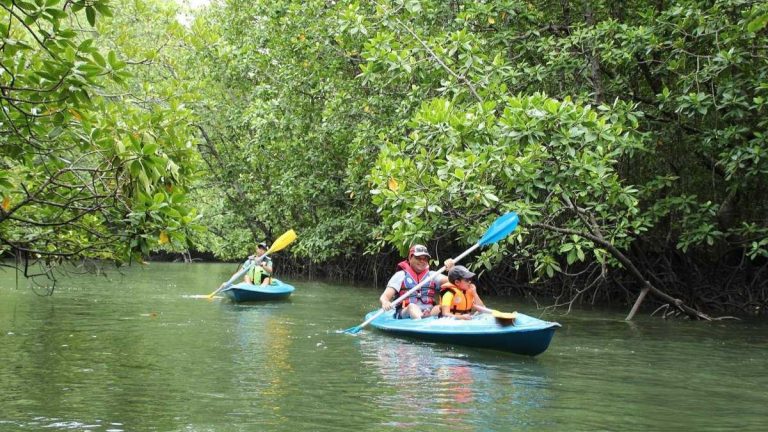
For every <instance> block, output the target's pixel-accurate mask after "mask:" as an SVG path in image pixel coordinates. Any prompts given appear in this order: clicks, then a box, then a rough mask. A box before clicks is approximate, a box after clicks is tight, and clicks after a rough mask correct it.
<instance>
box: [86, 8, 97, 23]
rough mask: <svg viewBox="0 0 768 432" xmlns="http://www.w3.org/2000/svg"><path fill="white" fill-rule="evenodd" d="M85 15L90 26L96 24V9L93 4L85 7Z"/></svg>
mask: <svg viewBox="0 0 768 432" xmlns="http://www.w3.org/2000/svg"><path fill="white" fill-rule="evenodd" d="M85 17H86V18H88V24H90V25H91V27H94V26H96V9H94V8H93V6H86V7H85Z"/></svg>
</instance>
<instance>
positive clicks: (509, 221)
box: [477, 212, 520, 246]
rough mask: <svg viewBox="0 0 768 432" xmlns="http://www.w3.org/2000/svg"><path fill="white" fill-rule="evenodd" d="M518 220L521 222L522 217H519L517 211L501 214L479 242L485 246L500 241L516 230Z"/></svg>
mask: <svg viewBox="0 0 768 432" xmlns="http://www.w3.org/2000/svg"><path fill="white" fill-rule="evenodd" d="M518 222H520V218H518V217H517V213H515V212H509V213H507V214H505V215H503V216H501V217H500V218H498V219H496V221H495V222H494V223H493V225H491V227H490V228H488V230H487V231H486V232H485V234H484V235H483V237H482V238H481V239H480V240H478V242H477V244H479V245H480V246H485V245H489V244H491V243H496V242H498V241H499V240H501V239H503V238H505V237H506V236H508V235H509V233H511V232H512V231H514V230H515V228H517V224H518Z"/></svg>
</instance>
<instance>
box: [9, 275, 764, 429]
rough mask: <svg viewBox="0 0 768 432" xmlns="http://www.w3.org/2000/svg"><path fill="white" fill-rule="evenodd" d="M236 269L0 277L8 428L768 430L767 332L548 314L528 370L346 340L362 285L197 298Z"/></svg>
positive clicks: (364, 296)
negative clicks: (43, 291) (548, 329)
mask: <svg viewBox="0 0 768 432" xmlns="http://www.w3.org/2000/svg"><path fill="white" fill-rule="evenodd" d="M277 264H278V265H279V261H278V262H277ZM234 270H235V266H234V265H233V264H192V265H186V264H165V263H152V264H150V265H148V266H133V267H131V268H128V269H125V270H123V271H122V273H120V272H117V271H115V270H111V271H110V272H109V273H108V275H107V276H106V277H105V276H103V275H102V276H95V275H88V276H78V277H76V278H74V277H73V278H63V279H61V280H60V281H59V283H58V285H57V289H56V292H55V294H54V296H52V297H41V296H38V295H36V294H35V293H34V292H33V291H32V290H31V289H30V288H28V287H27V282H26V281H24V280H23V279H20V280H19V286H18V287H17V286H16V283H17V282H16V276H15V274H14V273H13V272H8V271H5V272H0V431H27V430H29V431H38V430H40V431H105V432H106V431H109V432H117V431H187V432H192V431H292V432H296V431H315V430H318V431H323V430H337V431H347V430H350V431H352V430H355V431H380V430H381V431H393V430H408V431H430V430H451V431H510V430H535V431H560V430H562V431H593V430H612V431H623V430H691V431H702V430H708V431H719V430H754V431H758V430H766V429H768V388H767V387H768V322H765V321H762V322H759V321H719V322H712V323H700V322H669V321H664V320H661V319H658V318H651V317H647V316H639V317H638V318H637V319H636V321H634V322H632V323H627V322H624V321H623V318H624V314H625V313H626V311H619V312H616V311H595V310H589V311H583V310H582V311H573V312H572V313H571V314H569V315H559V314H554V315H553V314H550V315H546V316H543V317H542V318H543V319H547V320H550V321H558V322H560V323H561V324H562V325H563V327H562V328H561V329H559V330H558V331H557V333H556V334H555V337H554V339H553V341H552V344H551V345H550V347H549V349H548V350H547V351H546V352H544V353H543V354H541V355H540V356H538V357H536V358H528V357H521V356H517V355H513V354H506V353H501V352H494V351H487V350H478V349H472V348H462V347H451V346H446V345H436V344H429V343H423V342H415V341H408V340H401V339H397V338H393V337H391V336H387V335H385V334H381V333H378V332H376V331H375V330H372V329H366V330H365V331H363V332H361V333H360V334H358V335H354V336H353V335H348V334H344V333H339V332H338V330H341V329H345V328H349V327H352V326H355V325H357V324H360V322H362V321H363V316H364V314H365V313H366V312H368V311H370V310H373V309H375V308H376V307H377V298H378V296H379V293H380V289H379V288H375V287H370V286H369V287H355V286H349V285H341V284H333V283H328V282H323V283H320V282H307V281H300V280H286V282H289V283H291V284H293V285H294V286H295V287H296V291H295V293H294V295H293V296H292V297H291V300H289V301H285V302H275V303H264V304H249V305H236V304H232V303H229V302H227V301H225V300H219V299H216V300H212V301H209V300H206V299H202V298H197V297H195V296H199V295H203V294H208V293H210V292H211V291H213V290H214V289H215V288H216V287H217V286H218V285H219V284H220V283H221V282H222V281H224V280H226V279H227V278H228V277H229V276H230V275H231V273H232V272H233V271H234ZM481 283H482V281H481ZM484 300H485V302H486V304H488V305H489V306H492V307H495V308H497V309H500V310H504V311H512V310H519V311H521V312H524V313H527V314H529V315H532V316H540V315H541V313H540V312H539V311H537V310H536V308H535V307H534V306H533V305H523V304H519V303H516V302H515V301H514V299H501V298H490V297H488V298H484Z"/></svg>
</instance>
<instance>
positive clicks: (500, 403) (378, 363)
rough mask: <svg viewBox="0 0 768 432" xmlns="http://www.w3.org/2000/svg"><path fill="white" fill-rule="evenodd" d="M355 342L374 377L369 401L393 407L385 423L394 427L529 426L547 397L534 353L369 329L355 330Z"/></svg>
mask: <svg viewBox="0 0 768 432" xmlns="http://www.w3.org/2000/svg"><path fill="white" fill-rule="evenodd" d="M358 346H359V348H360V350H361V352H362V358H363V362H364V363H365V364H367V365H368V366H369V367H371V368H374V369H375V371H376V372H377V374H378V376H379V378H380V381H379V382H378V383H377V384H378V385H379V386H380V387H381V388H382V391H381V392H379V393H378V394H376V396H375V399H376V400H375V404H376V405H378V406H381V407H382V408H385V411H388V412H392V413H399V414H397V415H393V416H392V417H391V418H390V419H389V420H388V423H387V425H388V426H392V427H395V428H405V427H408V428H410V427H420V428H424V427H432V426H435V425H436V424H437V425H441V426H445V427H450V428H451V430H463V431H473V430H489V429H491V430H500V429H502V428H507V427H509V426H512V425H515V424H517V425H521V426H522V425H530V424H531V423H536V420H535V419H536V418H542V415H541V414H542V413H541V411H542V410H543V409H544V408H546V407H547V405H548V402H549V401H550V400H551V399H552V398H553V395H552V389H551V387H552V386H551V382H552V379H551V376H550V371H549V370H548V368H547V367H546V366H545V365H544V364H542V363H540V362H539V361H537V360H536V359H529V358H524V357H519V356H514V355H509V354H506V353H495V352H486V351H482V350H472V349H465V348H463V347H445V346H442V345H435V344H427V343H420V342H413V341H408V340H402V339H398V338H392V337H388V336H384V335H381V334H376V333H372V334H366V335H365V336H363V337H360V338H359V343H358ZM436 414H437V415H436Z"/></svg>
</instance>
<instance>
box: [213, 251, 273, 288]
mask: <svg viewBox="0 0 768 432" xmlns="http://www.w3.org/2000/svg"><path fill="white" fill-rule="evenodd" d="M266 256H267V254H266V253H265V254H264V255H261V256H259V257H256V258H255V259H248V260H247V261H246V262H245V264H243V268H242V269H240V271H238V272H237V273H235V274H234V275H232V277H231V278H229V280H228V281H226V282H225V283H224V285H222V286H220V287H219V288H218V289H216V291H214V292H212V293H211V294H209V295H208V297H213V296H215V295H216V294H218V293H219V292H221V291H222V290H225V289H227V288H229V287H230V286H232V284H233V283H235V281H236V280H238V279H240V278H241V277H243V275H244V274H245V273H246V272H247V271H248V270H250V269H251V267H253V266H255V265H256V264H257V263H260V262H261V261H263V260H264V258H266Z"/></svg>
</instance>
